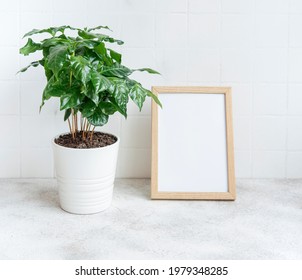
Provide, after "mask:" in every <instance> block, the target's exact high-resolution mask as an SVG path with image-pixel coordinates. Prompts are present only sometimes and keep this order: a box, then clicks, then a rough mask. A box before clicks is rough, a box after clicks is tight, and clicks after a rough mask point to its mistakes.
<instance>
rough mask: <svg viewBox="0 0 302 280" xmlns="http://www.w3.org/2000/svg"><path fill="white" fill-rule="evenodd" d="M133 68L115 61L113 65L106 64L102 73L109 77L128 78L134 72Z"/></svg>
mask: <svg viewBox="0 0 302 280" xmlns="http://www.w3.org/2000/svg"><path fill="white" fill-rule="evenodd" d="M132 72H133V71H132V70H131V69H129V68H128V67H126V66H123V65H120V64H117V63H115V64H114V65H113V66H104V67H103V69H101V74H103V75H104V76H107V77H118V78H126V77H128V76H129V75H131V74H132Z"/></svg>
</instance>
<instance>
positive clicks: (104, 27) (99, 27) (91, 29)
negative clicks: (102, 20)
mask: <svg viewBox="0 0 302 280" xmlns="http://www.w3.org/2000/svg"><path fill="white" fill-rule="evenodd" d="M97 29H108V30H110V31H112V30H111V29H110V28H109V27H108V26H103V25H99V26H96V27H92V28H89V29H88V30H87V31H88V32H90V31H93V30H97Z"/></svg>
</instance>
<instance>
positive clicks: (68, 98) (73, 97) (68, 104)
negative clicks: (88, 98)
mask: <svg viewBox="0 0 302 280" xmlns="http://www.w3.org/2000/svg"><path fill="white" fill-rule="evenodd" d="M83 97H84V96H83V95H82V94H81V93H79V92H74V93H68V94H64V95H62V96H61V97H60V110H66V109H69V108H74V107H76V106H78V105H80V104H81V102H82V100H83Z"/></svg>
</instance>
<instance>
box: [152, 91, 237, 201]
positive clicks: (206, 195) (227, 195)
mask: <svg viewBox="0 0 302 280" xmlns="http://www.w3.org/2000/svg"><path fill="white" fill-rule="evenodd" d="M152 92H153V93H154V94H155V95H156V96H158V95H159V94H160V93H214V94H215V93H216V94H224V95H225V114H226V141H227V163H228V191H227V192H188V193H186V192H159V191H158V105H157V104H156V103H155V102H154V101H152V164H151V198H152V199H196V200H197V199H200V200H235V199H236V182H235V165H234V143H233V123H232V89H231V88H230V87H166V86H164V87H163V86H155V87H152Z"/></svg>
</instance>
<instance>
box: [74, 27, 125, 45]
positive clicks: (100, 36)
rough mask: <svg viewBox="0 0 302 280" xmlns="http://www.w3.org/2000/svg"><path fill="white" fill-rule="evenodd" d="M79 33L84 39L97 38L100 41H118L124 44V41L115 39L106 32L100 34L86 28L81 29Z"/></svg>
mask: <svg viewBox="0 0 302 280" xmlns="http://www.w3.org/2000/svg"><path fill="white" fill-rule="evenodd" d="M78 34H79V36H80V37H82V38H83V39H97V40H98V41H104V42H110V43H117V44H118V45H122V44H124V42H123V41H121V40H117V39H114V38H112V37H110V36H108V35H105V34H98V33H92V32H88V31H85V30H79V31H78Z"/></svg>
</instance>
